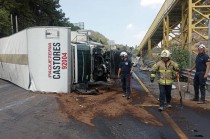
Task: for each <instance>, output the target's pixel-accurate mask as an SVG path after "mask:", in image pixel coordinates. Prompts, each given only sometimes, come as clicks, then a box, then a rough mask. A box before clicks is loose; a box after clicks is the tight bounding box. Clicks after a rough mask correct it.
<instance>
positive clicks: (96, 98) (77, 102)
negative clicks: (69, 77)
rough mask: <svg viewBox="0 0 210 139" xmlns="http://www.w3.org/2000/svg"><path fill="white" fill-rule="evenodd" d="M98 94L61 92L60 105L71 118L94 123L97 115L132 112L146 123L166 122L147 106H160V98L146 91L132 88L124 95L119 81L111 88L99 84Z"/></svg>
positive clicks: (58, 96) (113, 116)
mask: <svg viewBox="0 0 210 139" xmlns="http://www.w3.org/2000/svg"><path fill="white" fill-rule="evenodd" d="M97 88H98V90H99V92H100V93H99V94H98V95H82V94H78V93H74V92H73V93H69V94H58V95H57V100H58V102H59V104H60V109H61V111H62V112H63V113H64V114H67V116H68V117H69V118H74V119H76V120H78V121H81V122H83V123H86V124H88V125H90V126H94V123H93V119H94V118H95V117H97V116H105V117H107V118H117V117H120V116H122V115H131V116H134V117H136V118H137V119H139V120H141V121H142V122H144V123H146V124H152V125H156V126H163V124H162V123H161V122H160V121H159V120H158V119H157V118H156V117H154V116H153V115H152V114H150V113H149V112H148V111H147V110H145V109H144V106H147V105H151V106H153V105H154V106H157V100H155V99H154V97H151V96H149V95H147V94H146V93H142V92H139V91H138V90H135V89H132V93H131V99H129V100H128V99H127V98H126V97H122V89H121V87H120V85H119V84H113V86H110V87H109V88H110V89H107V87H105V86H103V85H98V86H97Z"/></svg>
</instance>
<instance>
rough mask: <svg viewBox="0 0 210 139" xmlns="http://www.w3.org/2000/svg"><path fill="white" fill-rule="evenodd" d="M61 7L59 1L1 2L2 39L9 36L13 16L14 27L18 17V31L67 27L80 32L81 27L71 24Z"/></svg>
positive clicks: (7, 0) (0, 22) (22, 0)
mask: <svg viewBox="0 0 210 139" xmlns="http://www.w3.org/2000/svg"><path fill="white" fill-rule="evenodd" d="M60 7H61V6H60V4H59V0H0V12H1V15H0V18H1V20H0V24H1V28H0V32H1V36H0V37H3V36H6V35H9V34H8V30H11V26H10V15H13V24H14V25H15V16H17V18H18V30H23V29H25V28H27V27H32V26H65V27H71V29H72V30H78V29H79V27H75V26H74V25H73V24H71V23H70V22H69V18H66V17H65V13H63V11H62V9H60ZM14 30H15V26H14Z"/></svg>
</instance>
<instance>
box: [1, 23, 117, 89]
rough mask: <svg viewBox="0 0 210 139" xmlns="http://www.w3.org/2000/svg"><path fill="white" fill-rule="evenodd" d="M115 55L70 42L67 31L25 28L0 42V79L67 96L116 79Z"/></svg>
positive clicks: (97, 46)
mask: <svg viewBox="0 0 210 139" xmlns="http://www.w3.org/2000/svg"><path fill="white" fill-rule="evenodd" d="M119 53H120V52H119V51H117V50H114V51H106V52H105V51H104V49H103V46H102V45H99V44H91V43H87V42H74V43H73V42H71V30H70V28H65V27H33V28H27V29H25V30H23V31H20V32H18V33H16V34H13V35H11V36H8V37H4V38H1V39H0V62H1V65H0V78H2V79H5V80H8V81H10V82H12V83H14V84H16V85H18V86H20V87H22V88H24V89H26V90H31V91H39V92H56V93H68V92H71V91H72V89H74V88H75V85H77V84H81V83H85V84H88V83H89V82H98V81H104V82H107V81H108V80H109V79H110V78H116V75H117V69H118V64H119V62H120V57H119Z"/></svg>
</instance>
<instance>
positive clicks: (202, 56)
mask: <svg viewBox="0 0 210 139" xmlns="http://www.w3.org/2000/svg"><path fill="white" fill-rule="evenodd" d="M205 48H206V46H205V45H203V44H201V45H199V46H198V55H197V56H196V60H195V64H194V65H193V66H192V67H191V68H190V70H189V71H188V76H189V75H190V74H191V72H192V70H194V69H195V70H196V72H195V76H194V80H193V86H194V92H195V94H194V98H193V99H192V100H193V101H199V88H200V92H201V98H200V101H199V102H198V104H204V103H205V96H206V90H205V86H206V80H207V77H208V72H209V66H210V58H209V56H208V55H207V54H206V53H205Z"/></svg>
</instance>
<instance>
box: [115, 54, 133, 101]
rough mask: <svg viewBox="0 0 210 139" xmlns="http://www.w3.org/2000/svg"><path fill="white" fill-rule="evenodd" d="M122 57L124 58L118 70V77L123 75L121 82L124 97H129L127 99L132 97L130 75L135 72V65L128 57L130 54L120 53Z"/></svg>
mask: <svg viewBox="0 0 210 139" xmlns="http://www.w3.org/2000/svg"><path fill="white" fill-rule="evenodd" d="M120 56H121V58H122V59H123V60H122V61H121V62H120V65H119V70H118V78H120V75H121V84H122V89H123V97H125V96H126V97H127V99H130V93H131V89H130V81H131V80H130V77H131V75H132V73H133V65H132V63H131V61H130V60H129V59H128V54H127V53H126V52H121V53H120Z"/></svg>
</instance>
